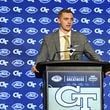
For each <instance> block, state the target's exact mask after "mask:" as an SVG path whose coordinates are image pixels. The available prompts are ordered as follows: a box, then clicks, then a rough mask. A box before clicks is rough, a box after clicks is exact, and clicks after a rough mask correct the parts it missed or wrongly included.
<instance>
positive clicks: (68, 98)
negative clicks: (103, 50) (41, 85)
mask: <svg viewBox="0 0 110 110" xmlns="http://www.w3.org/2000/svg"><path fill="white" fill-rule="evenodd" d="M101 71H102V68H101V66H86V67H85V66H61V67H60V66H47V67H46V74H45V84H46V87H45V94H44V98H45V99H44V100H45V104H46V105H44V106H45V107H46V110H102V75H101Z"/></svg>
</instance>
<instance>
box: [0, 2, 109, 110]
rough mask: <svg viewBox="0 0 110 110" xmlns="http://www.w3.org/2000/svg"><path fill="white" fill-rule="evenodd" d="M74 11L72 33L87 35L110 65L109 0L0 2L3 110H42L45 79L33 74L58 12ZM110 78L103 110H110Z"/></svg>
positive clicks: (0, 98) (106, 80)
mask: <svg viewBox="0 0 110 110" xmlns="http://www.w3.org/2000/svg"><path fill="white" fill-rule="evenodd" d="M62 8H69V9H71V10H72V11H73V12H74V13H75V15H74V25H73V30H75V31H80V32H81V33H84V34H85V35H86V36H87V38H88V40H89V41H90V43H91V44H92V45H93V47H94V49H95V51H96V52H97V53H98V54H99V55H100V56H101V57H102V59H103V60H105V61H107V62H110V0H0V110H42V108H43V104H42V98H43V95H42V79H40V78H36V77H35V75H34V74H33V73H32V72H31V66H32V65H33V64H34V63H35V59H36V56H37V54H38V52H39V49H40V47H41V44H42V40H43V38H44V37H45V35H46V34H48V33H50V32H53V31H55V30H56V29H57V28H58V24H57V13H58V12H59V10H61V9H62ZM109 81H110V77H109V76H107V77H106V78H104V83H103V85H104V86H103V87H104V88H103V89H104V94H103V95H104V96H103V97H104V110H110V83H109Z"/></svg>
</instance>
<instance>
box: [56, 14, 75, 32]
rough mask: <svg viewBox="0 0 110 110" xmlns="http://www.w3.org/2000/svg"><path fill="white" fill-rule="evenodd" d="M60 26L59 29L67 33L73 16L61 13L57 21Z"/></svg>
mask: <svg viewBox="0 0 110 110" xmlns="http://www.w3.org/2000/svg"><path fill="white" fill-rule="evenodd" d="M58 23H59V24H60V29H61V30H62V31H64V32H69V31H70V30H71V28H72V24H73V15H72V13H62V15H61V17H60V18H59V19H58Z"/></svg>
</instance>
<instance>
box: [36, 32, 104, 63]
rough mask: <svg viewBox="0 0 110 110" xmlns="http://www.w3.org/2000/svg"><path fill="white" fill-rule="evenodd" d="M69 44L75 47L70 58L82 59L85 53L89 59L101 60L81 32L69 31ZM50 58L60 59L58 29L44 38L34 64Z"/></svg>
mask: <svg viewBox="0 0 110 110" xmlns="http://www.w3.org/2000/svg"><path fill="white" fill-rule="evenodd" d="M71 46H72V48H74V49H75V52H73V54H72V57H71V60H83V59H82V58H83V55H85V56H87V58H88V59H89V60H91V61H102V60H101V58H100V57H99V56H98V55H97V54H96V53H95V51H94V49H93V48H92V47H91V45H90V44H89V42H88V40H87V39H86V37H85V36H84V35H83V34H82V33H79V32H73V31H72V32H71ZM50 60H60V41H59V31H56V32H53V33H51V34H49V35H48V36H46V37H45V38H44V40H43V43H42V46H41V50H40V52H39V55H38V56H37V59H36V64H37V63H39V62H44V61H50Z"/></svg>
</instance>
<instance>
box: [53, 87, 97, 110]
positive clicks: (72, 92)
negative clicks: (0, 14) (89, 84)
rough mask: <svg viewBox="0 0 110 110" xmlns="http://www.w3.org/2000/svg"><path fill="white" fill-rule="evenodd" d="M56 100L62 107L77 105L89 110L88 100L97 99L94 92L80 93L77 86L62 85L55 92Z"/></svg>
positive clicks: (81, 108) (82, 109) (81, 109)
mask: <svg viewBox="0 0 110 110" xmlns="http://www.w3.org/2000/svg"><path fill="white" fill-rule="evenodd" d="M55 99H56V102H57V103H58V104H59V105H60V106H63V107H67V108H69V107H76V106H77V107H79V108H80V110H91V107H90V104H89V103H90V102H91V101H93V100H97V94H96V93H81V88H80V87H79V86H77V87H72V86H64V87H62V88H60V89H58V90H57V92H56V94H55Z"/></svg>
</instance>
